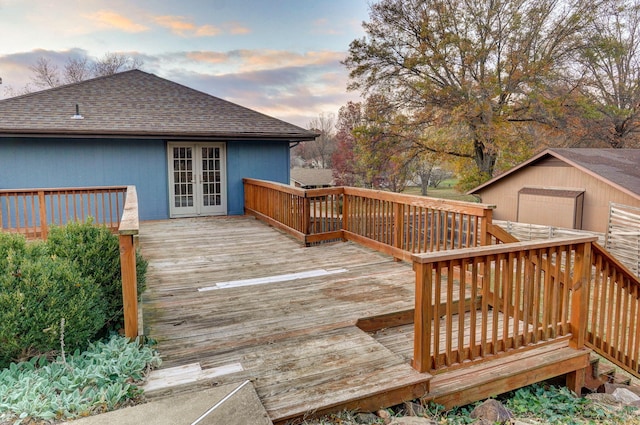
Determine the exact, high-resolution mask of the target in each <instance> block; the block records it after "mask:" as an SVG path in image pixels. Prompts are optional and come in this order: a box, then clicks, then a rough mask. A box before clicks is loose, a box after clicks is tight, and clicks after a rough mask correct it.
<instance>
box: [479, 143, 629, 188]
mask: <svg viewBox="0 0 640 425" xmlns="http://www.w3.org/2000/svg"><path fill="white" fill-rule="evenodd" d="M548 156H553V157H555V158H557V159H559V160H561V161H563V162H566V163H567V164H569V165H572V166H574V167H576V168H578V169H580V170H582V171H583V172H585V173H587V174H589V175H591V176H593V177H595V178H597V179H599V180H602V181H605V182H606V183H607V184H610V185H612V186H615V187H617V188H619V189H621V190H622V191H624V192H627V193H629V194H630V195H632V196H635V197H637V198H640V149H611V148H609V149H595V148H594V149H590V148H573V149H547V150H545V151H543V152H541V153H539V154H538V155H536V156H534V157H533V158H531V159H529V160H528V161H525V162H523V163H522V164H520V165H518V166H516V167H514V168H512V169H511V170H509V171H507V172H505V173H503V174H501V175H499V176H497V177H494V178H493V179H491V180H489V181H488V182H486V183H484V184H482V185H480V186H478V187H476V188H475V189H472V190H470V191H469V192H467V193H477V192H479V191H480V190H481V189H484V188H485V187H487V186H490V185H492V184H493V183H495V182H497V181H498V180H500V179H503V178H504V177H507V176H508V175H510V174H513V173H515V172H517V171H518V170H520V169H522V168H524V167H526V166H528V165H530V164H533V163H535V162H538V161H541V160H542V159H544V158H545V157H548Z"/></svg>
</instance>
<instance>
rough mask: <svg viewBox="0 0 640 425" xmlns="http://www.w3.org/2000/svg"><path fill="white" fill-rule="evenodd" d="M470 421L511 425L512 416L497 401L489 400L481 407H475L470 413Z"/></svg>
mask: <svg viewBox="0 0 640 425" xmlns="http://www.w3.org/2000/svg"><path fill="white" fill-rule="evenodd" d="M470 416H471V418H472V419H479V420H481V421H486V422H487V423H490V424H495V423H498V424H506V423H511V419H512V418H513V415H512V414H511V412H509V410H507V408H506V407H504V406H503V405H502V403H500V402H499V401H497V400H494V399H489V400H486V401H485V402H484V403H482V404H481V405H479V406H477V407H476V408H475V409H473V411H472V412H471V415H470Z"/></svg>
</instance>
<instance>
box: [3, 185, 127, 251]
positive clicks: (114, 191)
mask: <svg viewBox="0 0 640 425" xmlns="http://www.w3.org/2000/svg"><path fill="white" fill-rule="evenodd" d="M126 190H127V188H126V187H125V186H114V187H107V186H99V187H66V188H44V189H40V188H38V189H2V190H0V228H1V229H2V230H3V231H6V232H14V233H20V234H23V235H25V236H26V237H27V238H40V239H46V237H47V235H48V231H49V227H50V226H51V225H58V226H60V225H64V224H65V223H67V222H70V221H80V222H84V221H86V220H87V219H88V218H89V217H91V218H92V219H93V221H94V223H96V224H102V225H105V226H107V227H108V228H109V229H111V230H112V231H116V230H117V229H118V226H119V225H120V217H121V214H122V206H123V204H124V197H125V193H126Z"/></svg>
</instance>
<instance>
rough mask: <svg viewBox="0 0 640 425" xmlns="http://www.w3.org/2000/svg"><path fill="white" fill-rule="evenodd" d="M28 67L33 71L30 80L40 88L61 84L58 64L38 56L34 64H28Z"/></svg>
mask: <svg viewBox="0 0 640 425" xmlns="http://www.w3.org/2000/svg"><path fill="white" fill-rule="evenodd" d="M29 69H30V70H31V72H32V73H33V75H32V76H31V81H33V84H35V86H36V87H38V88H40V89H49V88H52V87H57V86H59V85H60V84H61V81H60V72H59V70H58V66H57V65H55V64H54V63H53V62H51V60H49V59H48V58H45V57H41V58H39V59H38V60H37V62H36V64H35V65H33V66H30V67H29Z"/></svg>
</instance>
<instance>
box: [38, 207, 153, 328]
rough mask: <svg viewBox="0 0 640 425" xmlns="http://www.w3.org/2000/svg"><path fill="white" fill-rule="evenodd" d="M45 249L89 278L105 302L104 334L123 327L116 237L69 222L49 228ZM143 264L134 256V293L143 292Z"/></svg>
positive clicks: (141, 259)
mask: <svg viewBox="0 0 640 425" xmlns="http://www.w3.org/2000/svg"><path fill="white" fill-rule="evenodd" d="M47 247H48V250H49V252H50V253H51V254H53V255H56V256H58V257H60V258H66V259H68V260H70V261H72V262H74V263H75V264H76V265H77V266H78V267H79V269H80V270H81V271H82V273H83V274H84V275H86V276H89V277H91V278H93V279H94V280H95V281H96V282H97V283H98V285H99V286H100V287H102V289H103V291H104V296H105V297H106V299H107V302H108V304H107V322H106V326H105V330H106V331H114V330H118V329H119V328H121V327H122V325H123V306H122V280H121V276H122V275H121V273H120V246H119V242H118V237H117V236H116V235H114V234H113V233H111V231H109V229H107V228H106V227H104V226H95V225H94V224H93V223H92V221H91V220H89V221H88V222H87V223H69V224H67V225H66V226H64V227H53V228H52V229H51V230H50V232H49V237H48V239H47ZM146 272H147V262H146V261H145V260H144V259H143V258H142V257H141V256H140V255H138V254H137V255H136V274H137V282H138V294H141V293H142V292H143V291H144V287H145V285H144V283H145V277H146Z"/></svg>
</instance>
